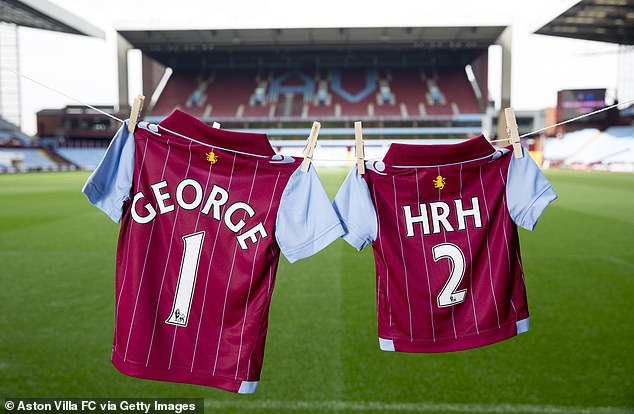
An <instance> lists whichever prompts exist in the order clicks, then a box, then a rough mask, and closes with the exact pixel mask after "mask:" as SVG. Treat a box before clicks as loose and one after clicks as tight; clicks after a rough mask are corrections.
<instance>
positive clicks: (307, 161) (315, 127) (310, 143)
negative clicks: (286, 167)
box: [301, 121, 321, 172]
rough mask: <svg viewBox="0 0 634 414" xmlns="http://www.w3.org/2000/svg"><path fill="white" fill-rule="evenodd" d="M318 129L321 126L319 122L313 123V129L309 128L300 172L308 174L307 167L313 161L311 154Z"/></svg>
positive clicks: (315, 142)
mask: <svg viewBox="0 0 634 414" xmlns="http://www.w3.org/2000/svg"><path fill="white" fill-rule="evenodd" d="M320 128H321V124H320V123H319V122H317V121H315V122H313V127H312V128H311V130H310V135H309V136H308V143H307V144H306V148H304V154H303V155H304V161H302V166H301V170H302V172H308V167H309V166H310V163H311V161H312V160H313V152H314V151H315V145H316V144H317V136H318V135H319V129H320Z"/></svg>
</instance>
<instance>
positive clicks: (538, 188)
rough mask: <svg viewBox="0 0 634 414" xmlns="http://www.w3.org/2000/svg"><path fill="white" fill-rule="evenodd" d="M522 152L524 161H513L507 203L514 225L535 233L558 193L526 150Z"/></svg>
mask: <svg viewBox="0 0 634 414" xmlns="http://www.w3.org/2000/svg"><path fill="white" fill-rule="evenodd" d="M522 152H523V154H524V156H523V157H522V158H515V157H513V158H512V159H511V165H510V166H509V170H508V181H507V184H506V199H507V200H508V210H509V214H510V215H511V218H512V219H513V222H515V224H517V225H518V226H521V227H524V228H525V229H526V230H530V231H533V229H534V228H535V225H536V224H537V220H538V219H539V217H540V216H541V214H542V212H543V211H544V209H545V208H546V207H547V206H548V205H549V204H550V203H552V202H553V201H555V200H556V199H557V193H556V192H555V190H554V189H553V188H552V186H551V185H550V183H549V182H548V180H547V179H546V176H545V175H544V174H543V173H542V172H541V170H540V169H539V167H538V166H537V164H535V161H533V159H532V158H531V156H530V155H529V154H528V151H526V149H525V148H524V147H522Z"/></svg>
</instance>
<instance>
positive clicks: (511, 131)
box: [504, 108, 523, 158]
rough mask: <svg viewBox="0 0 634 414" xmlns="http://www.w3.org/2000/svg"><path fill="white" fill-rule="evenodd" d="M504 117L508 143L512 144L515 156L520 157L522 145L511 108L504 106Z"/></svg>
mask: <svg viewBox="0 0 634 414" xmlns="http://www.w3.org/2000/svg"><path fill="white" fill-rule="evenodd" d="M504 118H505V119H506V131H507V133H508V139H509V144H511V145H513V154H514V155H515V158H522V156H523V155H522V145H521V144H520V133H519V129H518V127H517V120H516V119H515V111H513V108H504Z"/></svg>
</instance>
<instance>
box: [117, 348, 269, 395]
mask: <svg viewBox="0 0 634 414" xmlns="http://www.w3.org/2000/svg"><path fill="white" fill-rule="evenodd" d="M112 365H114V367H115V368H116V369H117V370H119V372H121V373H122V374H125V375H127V376H129V377H135V378H143V379H149V380H154V381H165V382H181V383H186V384H196V385H204V386H207V387H213V388H218V389H221V390H225V391H229V392H233V393H237V394H252V393H254V392H255V391H256V390H257V386H258V383H259V381H258V380H256V381H246V380H232V379H229V378H222V377H219V376H217V375H216V376H212V375H211V374H208V375H205V376H202V375H200V374H197V373H195V372H190V371H181V370H176V369H170V370H168V369H163V368H154V367H146V366H144V365H141V364H138V363H135V362H131V361H129V360H128V361H124V360H123V358H122V357H121V356H120V355H118V354H117V353H116V352H114V353H113V354H112Z"/></svg>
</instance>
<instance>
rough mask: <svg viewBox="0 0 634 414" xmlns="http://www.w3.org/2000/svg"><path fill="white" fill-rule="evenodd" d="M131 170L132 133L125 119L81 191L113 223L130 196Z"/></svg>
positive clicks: (132, 166)
mask: <svg viewBox="0 0 634 414" xmlns="http://www.w3.org/2000/svg"><path fill="white" fill-rule="evenodd" d="M133 174H134V136H133V134H131V133H130V132H129V131H128V121H126V122H125V123H124V124H123V126H122V127H121V128H120V129H119V130H118V131H117V133H116V135H115V136H114V138H113V139H112V142H110V145H109V146H108V149H107V150H106V153H105V154H104V156H103V158H102V159H101V161H100V162H99V165H98V166H97V168H96V169H95V171H93V173H92V174H91V175H90V177H88V180H87V181H86V184H84V188H83V189H82V193H84V195H85V196H86V197H88V200H89V201H90V202H91V203H92V204H94V205H95V207H97V208H99V209H100V210H102V211H103V212H104V213H106V214H107V215H108V217H110V218H111V219H112V221H114V222H115V223H118V222H119V221H120V220H121V215H122V210H123V203H124V202H125V201H126V200H127V199H128V198H129V197H130V188H132V176H133Z"/></svg>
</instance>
